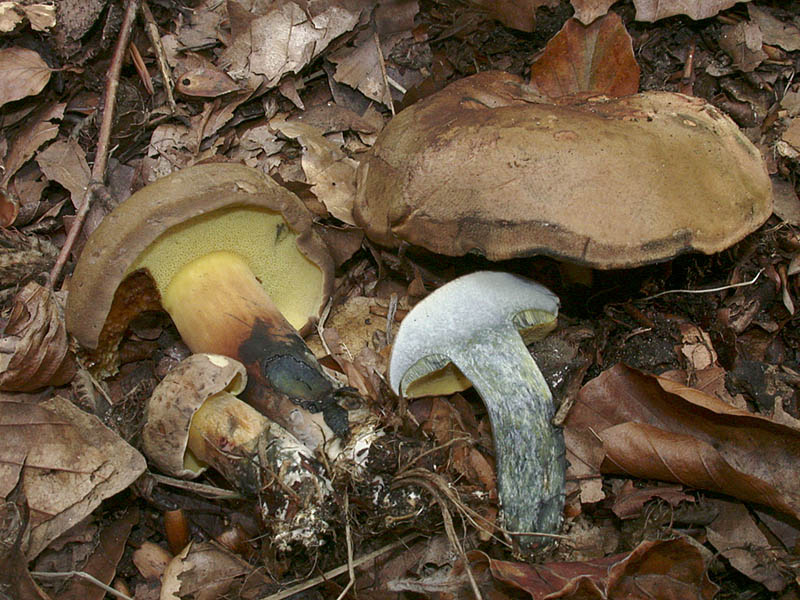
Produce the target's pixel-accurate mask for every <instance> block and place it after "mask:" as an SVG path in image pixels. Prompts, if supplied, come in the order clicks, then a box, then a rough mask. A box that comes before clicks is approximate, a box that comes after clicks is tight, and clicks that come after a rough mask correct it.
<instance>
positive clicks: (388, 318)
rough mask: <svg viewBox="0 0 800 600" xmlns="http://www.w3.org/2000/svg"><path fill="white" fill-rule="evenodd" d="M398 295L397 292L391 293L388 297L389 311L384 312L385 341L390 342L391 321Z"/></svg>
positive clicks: (395, 309)
mask: <svg viewBox="0 0 800 600" xmlns="http://www.w3.org/2000/svg"><path fill="white" fill-rule="evenodd" d="M397 304H398V297H397V294H395V293H392V296H391V298H390V299H389V311H388V312H387V313H386V343H387V344H391V343H392V323H394V315H395V313H397Z"/></svg>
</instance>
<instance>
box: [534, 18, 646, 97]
mask: <svg viewBox="0 0 800 600" xmlns="http://www.w3.org/2000/svg"><path fill="white" fill-rule="evenodd" d="M530 82H531V85H532V86H533V87H534V88H535V89H536V90H537V91H539V92H541V93H543V94H545V95H547V96H549V97H550V98H559V97H561V96H568V95H571V94H582V93H590V94H602V95H605V96H612V97H613V96H627V95H629V94H635V93H636V92H637V91H638V90H639V65H638V64H637V63H636V58H635V57H634V55H633V43H632V41H631V36H630V35H628V31H627V30H626V29H625V26H624V25H623V24H622V19H620V17H619V15H617V14H616V13H609V14H608V15H606V16H605V17H603V18H602V19H599V20H597V21H595V22H594V23H592V24H591V25H589V26H586V25H582V24H581V23H580V22H579V21H578V20H577V19H569V20H568V21H567V22H566V23H564V26H563V27H562V28H561V31H559V32H558V33H557V34H556V35H555V36H554V37H553V38H552V39H551V40H550V41H549V42H547V46H545V49H544V53H543V54H542V55H541V56H540V57H539V58H538V59H537V60H536V62H534V63H533V64H532V65H531V77H530Z"/></svg>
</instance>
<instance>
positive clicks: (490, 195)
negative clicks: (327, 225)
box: [353, 71, 772, 269]
mask: <svg viewBox="0 0 800 600" xmlns="http://www.w3.org/2000/svg"><path fill="white" fill-rule="evenodd" d="M771 210H772V195H771V184H770V180H769V176H768V174H767V170H766V167H765V165H764V161H763V160H762V158H761V155H760V154H759V152H758V150H757V149H756V148H755V146H753V144H752V143H750V141H749V140H748V139H747V138H746V137H745V136H744V135H743V134H742V132H741V131H740V130H739V128H738V127H737V126H736V125H735V124H734V123H733V121H731V119H729V118H728V117H727V116H725V115H724V114H723V113H721V112H720V111H719V110H717V109H716V108H714V107H713V106H711V105H709V104H708V103H706V102H705V101H703V100H702V99H700V98H692V97H689V96H684V95H681V94H674V93H668V92H645V93H642V94H636V95H633V96H629V97H624V98H616V99H609V98H604V97H602V98H594V99H589V100H583V101H578V100H575V101H572V103H571V104H562V105H556V104H553V103H551V102H548V101H546V100H544V99H543V98H541V97H540V96H538V95H537V94H536V93H535V92H534V91H533V90H531V89H530V88H529V87H528V86H527V85H526V84H525V83H524V82H523V80H522V79H520V78H518V77H516V76H514V75H510V74H507V73H501V72H497V71H489V72H484V73H480V74H477V75H474V76H471V77H467V78H464V79H461V80H459V81H457V82H455V83H453V84H451V85H449V86H448V87H446V88H445V89H444V90H442V91H440V92H438V93H436V94H433V95H431V96H429V97H428V98H426V99H424V100H421V101H419V102H417V103H416V104H413V105H412V106H410V107H409V108H407V109H405V110H403V111H402V112H400V113H399V114H398V115H397V116H396V117H394V118H393V119H392V120H391V122H390V123H389V124H388V125H387V126H386V127H385V128H384V129H383V131H382V132H381V133H380V135H379V136H378V139H377V141H376V142H375V144H374V146H373V147H372V149H371V151H370V152H369V153H368V154H367V156H366V157H365V158H364V159H363V160H362V162H361V164H360V166H359V171H358V194H357V198H356V201H355V206H354V212H353V214H354V218H355V220H356V222H357V224H358V225H359V226H360V227H362V228H363V229H364V231H365V232H366V234H367V235H368V236H369V237H370V238H371V239H372V240H373V241H375V242H377V243H379V244H382V245H385V246H399V245H401V244H404V243H409V244H412V245H416V246H421V247H424V248H427V249H428V250H430V251H433V252H436V253H439V254H445V255H450V256H461V255H464V254H467V253H476V254H479V255H483V256H485V257H487V258H488V259H490V260H504V259H510V258H518V257H525V256H531V255H536V254H545V255H549V256H553V257H556V258H561V259H564V260H566V261H572V262H573V263H578V264H581V265H585V266H588V267H595V268H600V269H612V268H629V267H635V266H640V265H645V264H650V263H655V262H658V261H662V260H666V259H669V258H671V257H673V256H675V255H677V254H680V253H683V252H687V251H690V250H696V251H700V252H704V253H708V254H710V253H714V252H718V251H721V250H723V249H725V248H727V247H729V246H731V245H733V244H734V243H735V242H737V241H739V240H741V239H742V238H743V237H744V236H745V235H747V234H748V233H750V232H752V231H754V230H755V229H756V228H758V227H759V226H760V225H761V224H762V223H763V222H764V221H765V220H766V219H767V218H768V217H769V215H770V213H771Z"/></svg>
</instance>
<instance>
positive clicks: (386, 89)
mask: <svg viewBox="0 0 800 600" xmlns="http://www.w3.org/2000/svg"><path fill="white" fill-rule="evenodd" d="M372 35H373V37H374V39H375V48H376V49H377V50H378V64H379V65H380V67H381V75H382V76H383V98H384V100H385V101H386V104H387V105H388V106H389V110H390V111H391V112H392V116H394V101H393V100H392V90H390V89H389V75H388V74H387V73H386V63H385V62H384V60H383V50H381V40H380V38H379V37H378V32H377V31H373V32H372Z"/></svg>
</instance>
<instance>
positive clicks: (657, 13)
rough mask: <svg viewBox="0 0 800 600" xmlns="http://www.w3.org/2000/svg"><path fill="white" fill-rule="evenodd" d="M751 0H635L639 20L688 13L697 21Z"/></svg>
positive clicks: (654, 19) (656, 19) (664, 17)
mask: <svg viewBox="0 0 800 600" xmlns="http://www.w3.org/2000/svg"><path fill="white" fill-rule="evenodd" d="M749 1H750V0H633V4H634V6H635V7H636V20H637V21H658V20H659V19H666V18H667V17H673V16H675V15H687V16H688V17H689V18H690V19H694V20H695V21H697V20H700V19H707V18H709V17H713V16H714V15H716V14H717V13H718V12H720V11H723V10H725V9H726V8H730V7H731V6H733V5H734V4H736V3H737V2H749Z"/></svg>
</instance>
